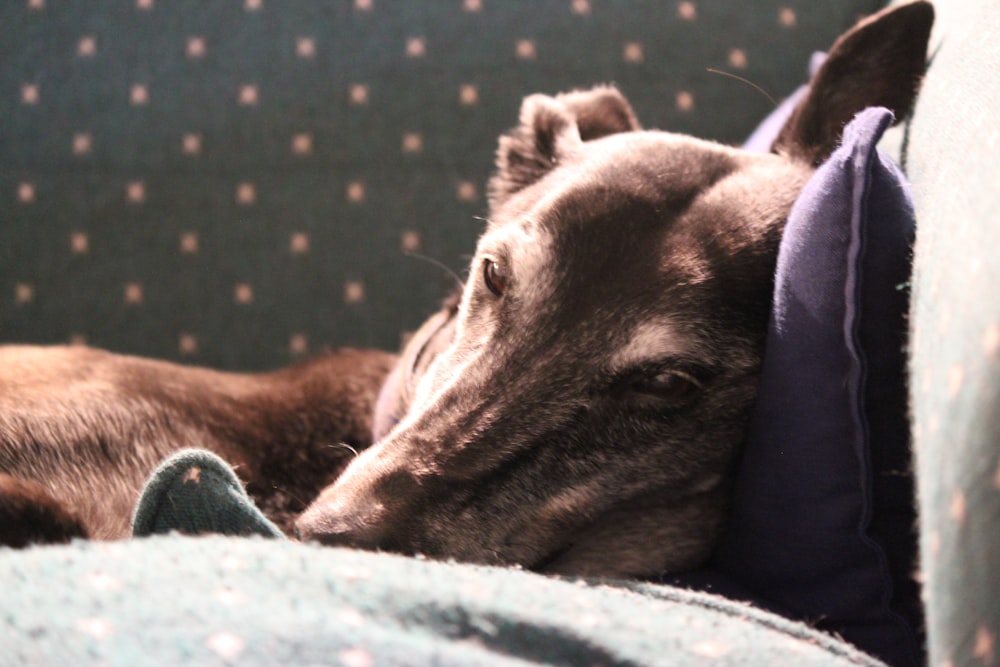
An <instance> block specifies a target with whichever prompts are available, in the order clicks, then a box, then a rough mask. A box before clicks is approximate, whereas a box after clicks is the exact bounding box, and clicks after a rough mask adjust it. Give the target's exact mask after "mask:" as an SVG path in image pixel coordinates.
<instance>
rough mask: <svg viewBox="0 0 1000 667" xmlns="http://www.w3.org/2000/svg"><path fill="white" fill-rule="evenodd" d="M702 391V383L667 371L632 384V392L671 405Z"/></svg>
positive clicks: (676, 372) (688, 376)
mask: <svg viewBox="0 0 1000 667" xmlns="http://www.w3.org/2000/svg"><path fill="white" fill-rule="evenodd" d="M699 389H701V383H700V382H698V381H697V380H695V379H694V378H693V377H691V376H690V375H688V374H687V373H682V372H680V371H665V372H663V373H659V374H657V375H652V376H649V377H644V378H640V379H638V380H636V381H634V382H633V383H632V390H633V391H636V392H638V393H640V394H646V395H647V396H652V397H654V398H657V399H660V400H662V401H667V402H669V403H679V402H681V401H683V400H685V399H687V398H690V397H691V396H692V395H694V394H695V393H696V392H697V391H698V390H699Z"/></svg>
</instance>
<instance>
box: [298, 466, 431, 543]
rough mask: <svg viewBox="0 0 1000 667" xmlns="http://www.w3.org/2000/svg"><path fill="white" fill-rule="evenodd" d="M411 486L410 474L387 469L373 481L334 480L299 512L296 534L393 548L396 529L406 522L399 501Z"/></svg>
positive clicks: (323, 540)
mask: <svg viewBox="0 0 1000 667" xmlns="http://www.w3.org/2000/svg"><path fill="white" fill-rule="evenodd" d="M413 486H414V482H413V481H412V476H411V475H409V474H405V473H391V474H388V475H385V476H384V477H382V478H380V479H379V480H377V481H374V482H368V481H361V482H358V481H357V480H348V481H346V483H340V482H338V483H336V484H334V485H333V486H331V487H330V488H328V489H327V490H326V491H324V492H323V493H322V494H321V495H320V497H319V498H317V499H316V501H315V502H313V504H312V505H310V506H309V507H308V508H307V509H306V511H305V512H303V513H302V515H301V516H299V518H298V520H297V521H296V522H295V532H296V535H297V537H298V538H299V539H300V540H307V541H315V542H320V543H321V544H326V545H329V546H351V547H359V548H362V549H385V550H390V551H395V550H397V547H396V545H397V544H398V539H397V538H398V535H397V532H398V531H399V529H401V528H403V527H405V526H406V524H407V521H406V512H405V510H404V509H403V507H401V506H400V502H399V501H400V499H402V498H405V497H406V495H407V494H405V493H404V490H405V489H410V488H412V487H413ZM383 498H385V499H390V500H388V501H383V500H382V499H383ZM386 502H391V503H392V504H393V507H391V508H390V507H388V506H387V505H386Z"/></svg>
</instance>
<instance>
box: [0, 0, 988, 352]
mask: <svg viewBox="0 0 1000 667" xmlns="http://www.w3.org/2000/svg"><path fill="white" fill-rule="evenodd" d="M762 1H763V2H765V5H764V6H762V7H761V9H760V10H759V15H760V16H759V25H755V26H752V28H753V29H752V30H750V31H749V32H747V33H746V34H741V35H740V36H739V43H733V42H730V41H728V38H724V39H721V41H720V38H719V34H720V26H721V25H723V24H724V23H725V22H724V21H721V19H720V18H719V17H718V16H717V15H716V13H715V12H714V11H710V10H709V8H708V6H707V5H706V6H705V7H702V6H701V3H700V2H698V1H697V0H677V1H674V0H671V1H670V2H665V3H659V4H657V3H651V4H649V5H648V6H647V5H643V6H640V5H619V4H616V3H614V2H605V1H604V0H560V2H557V3H552V4H551V5H546V4H545V3H538V4H533V3H529V4H528V5H525V6H523V7H521V8H520V9H518V8H515V7H514V5H513V4H509V3H501V2H497V1H490V0H455V1H454V2H448V3H426V4H423V3H422V4H419V5H415V8H414V10H413V12H412V13H408V14H407V16H406V17H403V16H401V15H399V14H398V12H395V11H394V10H393V5H392V4H391V3H389V4H385V3H383V2H380V1H379V0H349V2H346V3H343V6H342V7H341V8H340V9H337V10H333V9H329V10H327V9H323V10H317V12H318V13H311V10H309V11H307V10H305V9H303V8H301V7H299V6H298V5H296V6H294V7H293V6H289V7H287V8H286V7H284V6H283V5H281V4H280V3H274V2H270V1H269V0H236V1H235V2H231V3H224V5H220V7H221V9H218V10H210V9H209V8H208V6H207V5H203V4H201V3H165V2H156V0H126V2H124V3H122V7H123V8H122V10H121V11H119V12H117V13H116V14H115V16H114V17H111V18H108V20H107V21H100V22H99V21H82V20H71V17H75V16H76V14H77V13H79V12H81V11H82V10H81V9H79V7H77V5H76V4H75V3H52V2H47V1H46V0H22V2H20V3H19V7H18V9H17V10H16V11H15V10H14V9H11V10H9V11H10V12H12V15H13V14H15V13H20V18H19V19H18V20H23V21H30V22H31V25H32V31H30V32H27V31H26V32H25V34H24V35H11V37H12V39H13V41H12V42H11V44H10V45H9V46H8V53H10V54H12V56H11V58H10V59H9V62H5V69H6V70H7V71H8V72H9V73H10V74H9V77H8V78H9V81H10V83H11V86H10V87H9V88H8V89H7V90H6V92H2V91H0V94H4V95H7V104H8V106H7V107H6V108H7V109H9V110H10V113H11V114H13V115H10V114H8V115H10V118H9V119H8V117H7V116H5V126H7V125H8V123H9V126H10V127H11V128H15V129H11V130H10V132H11V134H10V136H13V137H18V138H17V139H15V140H14V141H13V142H7V141H5V142H3V144H0V179H3V186H0V214H2V215H4V217H5V219H10V220H14V221H16V222H15V223H14V224H11V225H5V226H4V229H2V230H0V247H9V248H11V252H15V253H16V256H17V257H18V258H19V260H18V262H16V263H10V262H7V263H6V265H5V266H4V267H2V268H0V314H2V315H3V317H4V318H5V323H6V322H8V321H9V322H11V329H10V331H11V332H17V336H18V337H19V338H22V339H24V340H27V341H31V340H43V339H45V338H46V337H48V336H56V337H57V338H58V339H59V340H63V341H64V340H68V339H69V337H70V336H71V335H79V336H82V337H84V338H85V339H86V340H89V341H91V342H92V343H93V344H95V345H102V346H107V347H111V348H114V349H120V350H123V351H130V352H137V353H146V354H151V355H154V356H160V357H177V358H184V359H185V360H193V361H196V362H199V363H202V362H203V363H208V364H223V365H231V366H238V367H246V366H248V365H249V366H260V367H273V366H274V365H276V364H279V363H281V362H283V361H288V360H290V359H291V358H292V357H294V356H297V355H301V354H308V353H309V352H310V351H313V350H318V349H321V348H322V347H323V346H324V345H331V344H332V345H341V344H344V345H371V346H378V347H384V348H393V347H395V346H396V344H397V342H398V340H399V339H400V337H401V335H402V333H403V332H405V331H408V330H412V329H413V328H415V327H416V326H417V325H419V322H420V319H421V318H422V317H423V316H425V315H426V313H427V312H429V310H430V309H432V308H433V307H434V305H435V304H436V303H438V302H439V299H440V297H441V295H442V294H443V293H444V292H445V291H447V289H449V282H448V281H449V280H450V278H448V277H446V276H445V275H444V272H443V271H441V270H440V269H437V268H434V266H433V264H432V263H430V262H426V261H417V260H414V259H408V258H405V257H404V256H403V255H404V254H406V253H409V254H420V255H424V256H426V257H427V258H430V259H432V260H435V261H440V262H443V263H444V264H446V265H448V266H449V267H451V268H453V269H456V270H458V271H461V270H462V265H463V264H464V262H465V261H466V257H467V255H468V253H469V252H470V251H471V249H472V247H473V245H474V241H475V238H476V237H477V235H478V233H479V231H480V230H481V228H482V227H481V225H482V219H484V218H485V217H487V215H488V214H487V211H486V210H485V209H486V205H487V197H486V196H485V195H486V184H487V179H488V176H489V172H490V170H491V167H492V164H493V160H494V152H495V149H496V137H497V135H499V134H500V133H501V132H503V131H505V130H506V129H507V128H509V127H510V126H511V125H513V124H514V123H515V122H516V121H517V106H518V104H519V102H520V100H521V98H523V97H524V96H525V95H528V94H531V93H535V92H547V93H555V92H558V91H561V90H567V89H571V88H581V87H586V86H589V85H592V84H594V83H599V82H608V81H614V82H616V84H617V85H619V86H620V87H621V88H622V89H623V91H624V92H625V93H626V95H627V96H628V97H629V98H630V100H632V101H633V103H634V104H635V106H636V108H637V112H638V115H639V117H640V119H641V120H642V121H643V124H644V125H646V126H647V127H660V128H664V129H670V130H672V131H681V132H691V133H694V134H697V135H703V136H704V135H707V136H709V137H710V138H722V139H724V140H728V141H738V140H739V139H741V138H742V137H743V136H745V134H746V132H747V131H748V130H749V129H750V127H751V126H752V122H753V121H754V120H756V119H755V118H744V116H747V115H752V114H749V113H743V112H742V110H741V113H740V117H741V119H743V120H744V125H743V127H740V128H737V129H727V130H725V131H726V132H728V133H729V134H728V136H725V137H719V136H718V131H719V128H724V127H726V125H725V124H724V123H720V122H718V118H719V117H721V116H722V115H723V114H724V113H728V114H729V115H730V116H731V115H732V113H733V112H731V111H727V110H716V109H715V107H717V106H718V105H717V104H714V100H716V99H717V98H716V97H712V96H708V97H703V95H704V94H705V92H704V91H705V89H706V87H712V88H718V89H720V90H725V91H728V93H727V94H728V97H727V99H732V100H734V102H733V104H731V105H730V106H734V107H735V106H740V105H741V104H743V102H746V103H747V104H748V105H751V106H752V105H758V108H756V111H754V114H756V115H757V116H762V115H763V114H764V113H766V111H767V108H766V106H767V105H766V101H762V100H758V99H756V98H754V95H753V94H748V95H747V96H746V97H739V95H741V91H742V88H733V87H732V86H733V84H732V82H731V81H725V82H720V80H721V77H710V76H709V77H706V76H705V75H704V72H705V70H706V68H709V67H714V68H718V69H722V70H727V71H739V72H740V74H741V75H742V76H746V77H747V78H749V79H751V80H755V81H757V80H760V81H762V82H763V83H766V84H767V87H768V88H769V89H773V90H775V91H776V92H781V91H782V90H783V89H784V90H791V88H792V87H793V86H794V85H796V84H798V83H799V80H800V78H801V76H800V72H802V71H803V68H804V66H805V62H806V61H807V59H808V56H809V54H810V53H811V52H812V51H813V50H815V49H818V48H823V47H825V46H827V45H828V44H829V41H830V39H832V37H833V36H835V35H836V34H837V33H838V32H839V31H840V27H842V26H843V25H846V24H847V23H848V22H850V21H853V19H854V18H855V16H854V11H853V10H852V9H850V8H838V9H824V10H823V11H824V12H832V13H833V14H834V15H836V16H837V17H838V18H837V20H836V21H829V23H830V25H831V27H830V31H829V33H830V34H829V36H827V37H822V38H819V37H817V39H816V40H815V43H809V44H807V43H805V41H804V40H798V41H797V37H796V36H795V30H796V29H797V27H798V26H799V25H801V24H803V23H804V22H805V19H806V12H807V11H812V10H811V9H810V10H807V9H805V8H804V7H803V6H802V5H801V4H797V3H791V2H788V1H787V0H762ZM331 7H332V5H331ZM410 14H412V15H410ZM838 22H839V23H838ZM812 23H813V21H812V20H810V24H812ZM496 26H502V29H498V28H497V27H496ZM29 34H30V35H31V36H33V39H34V41H31V40H28V36H29ZM698 35H700V36H702V37H703V38H701V39H697V40H694V42H693V43H696V44H697V46H696V48H694V49H693V50H692V49H691V48H690V47H687V48H685V49H684V50H683V51H679V50H677V49H678V47H677V46H676V44H678V43H679V42H678V40H677V39H676V37H677V36H698ZM151 36H155V38H151ZM38 40H42V41H44V43H45V44H50V45H51V48H49V47H46V48H47V49H48V50H47V52H46V53H48V54H51V55H46V57H45V58H41V59H40V58H38V57H37V53H38V52H37V44H39V43H42V42H40V41H38ZM580 40H584V41H585V42H586V48H585V49H581V48H579V47H580V43H579V42H580ZM29 42H30V43H29ZM685 43H687V42H685ZM759 44H766V45H767V48H769V49H776V50H781V51H782V52H785V51H787V52H788V53H790V54H791V55H790V56H789V57H790V58H797V59H799V61H798V62H796V63H795V65H794V66H793V67H784V66H782V67H781V69H780V70H773V71H765V70H762V69H761V68H763V67H767V66H772V67H773V65H768V62H769V61H768V60H767V59H755V52H756V49H757V48H758V46H757V45H759ZM32 54H36V55H34V56H33V55H32ZM122 54H129V56H128V58H123V57H122ZM782 77H783V78H782ZM782 81H783V82H785V83H781V82H782ZM733 91H736V92H733ZM702 99H705V100H712V101H713V103H712V104H709V103H708V102H707V101H706V103H705V106H703V105H702V104H700V103H699V102H700V101H701V100H702ZM664 100H667V103H666V104H664ZM713 114H714V115H713ZM5 136H6V135H5ZM32 138H37V140H35V139H32ZM70 165H72V167H70ZM14 230H17V231H16V232H15V231H14ZM52 239H57V241H55V242H53V241H52ZM109 258H114V260H113V262H111V263H109V261H110V260H109ZM33 267H46V268H45V271H46V272H47V273H45V275H42V274H40V273H39V270H38V269H37V268H33ZM109 267H111V268H109ZM4 294H5V295H6V296H2V295H4ZM70 299H72V300H74V301H76V302H77V303H75V304H74V305H73V306H72V307H70V308H65V307H57V306H55V305H54V304H57V303H64V302H65V301H67V300H70ZM42 309H44V312H47V313H53V315H52V316H51V317H52V319H51V320H43V319H39V317H38V315H39V313H40V312H43V311H42ZM116 309H117V310H116ZM90 312H94V313H98V312H100V313H104V314H105V315H104V316H101V317H95V318H93V320H87V319H86V318H84V321H79V320H73V318H74V317H76V316H75V315H72V313H77V314H78V313H90ZM164 318H166V319H165V320H164ZM158 320H159V321H158ZM152 331H156V332H161V333H157V334H156V335H151V333H150V332H152ZM248 331H254V332H262V334H261V335H263V336H264V339H261V338H260V337H257V336H256V334H255V335H253V336H244V332H248ZM12 335H14V334H13V333H12ZM300 337H301V338H300ZM303 340H304V341H308V343H307V344H306V345H305V346H302V345H300V344H299V343H295V342H294V341H303ZM990 340H992V339H990V338H988V337H987V335H986V334H985V333H984V339H983V345H984V347H989V346H992V347H993V348H994V349H995V348H996V347H1000V343H990V342H989V341H990Z"/></svg>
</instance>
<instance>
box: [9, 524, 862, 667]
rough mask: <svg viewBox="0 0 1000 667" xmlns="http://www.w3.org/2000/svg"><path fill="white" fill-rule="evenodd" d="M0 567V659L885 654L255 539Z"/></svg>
mask: <svg viewBox="0 0 1000 667" xmlns="http://www.w3.org/2000/svg"><path fill="white" fill-rule="evenodd" d="M0 572H3V573H4V575H3V576H4V577H5V582H4V595H3V597H2V599H0V638H2V639H3V651H4V652H3V661H4V664H16V665H28V664H46V665H60V664H65V665H80V666H81V667H85V666H91V665H93V666H95V667H96V666H97V665H106V666H109V667H110V666H117V665H128V666H129V667H135V666H144V665H151V666H152V665H157V666H159V665H195V664H196V665H268V666H271V665H317V666H319V665H324V666H329V667H374V666H376V665H413V666H414V667H417V666H419V667H423V666H425V665H490V666H504V665H511V666H514V665H521V666H524V665H590V666H595V667H596V666H598V665H604V666H606V667H610V666H611V665H672V666H677V667H684V666H686V665H706V664H712V665H746V666H748V667H749V666H753V667H757V666H759V665H779V664H797V665H816V666H831V667H833V666H838V667H846V666H848V665H859V666H861V665H863V666H868V667H877V665H880V664H881V663H879V662H877V661H875V660H874V659H872V658H869V657H867V656H865V655H864V654H862V653H860V652H859V651H857V650H856V649H853V648H851V647H850V646H848V645H847V644H843V643H841V642H839V641H837V640H836V639H834V638H832V637H830V636H829V635H824V634H821V633H819V632H816V631H814V630H811V629H809V628H807V627H806V626H805V625H801V624H798V623H793V622H790V621H786V620H784V619H781V618H780V617H777V616H773V615H770V614H767V613H764V612H761V611H758V610H755V609H753V608H751V607H749V606H746V605H743V604H739V603H735V602H728V601H725V600H722V599H719V598H714V597H712V596H708V595H704V594H701V593H692V592H688V591H682V590H677V589H668V588H664V587H660V586H651V585H634V586H631V587H619V586H613V585H608V584H603V583H598V582H589V583H588V582H584V581H568V580H560V579H555V578H548V577H541V576H538V575H535V574H531V573H527V572H521V571H517V570H510V569H507V570H502V569H494V568H487V567H473V566H468V565H457V564H454V563H443V562H431V561H423V560H419V559H413V558H403V557H399V556H393V555H390V554H385V553H383V554H375V553H366V552H360V551H348V550H344V549H334V548H322V547H317V546H312V545H302V544H296V543H292V542H288V541H279V540H264V539H261V538H224V537H217V536H216V537H204V538H182V537H150V538H146V539H142V540H133V541H130V542H119V543H78V544H76V545H73V546H69V547H52V548H43V549H34V550H31V551H11V550H6V549H0ZM40 582H41V583H40Z"/></svg>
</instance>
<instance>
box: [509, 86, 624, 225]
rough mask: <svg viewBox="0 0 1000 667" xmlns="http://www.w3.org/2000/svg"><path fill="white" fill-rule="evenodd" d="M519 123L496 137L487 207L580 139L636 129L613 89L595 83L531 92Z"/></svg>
mask: <svg viewBox="0 0 1000 667" xmlns="http://www.w3.org/2000/svg"><path fill="white" fill-rule="evenodd" d="M520 121H521V124H520V125H519V126H518V127H516V128H514V129H513V130H511V131H510V132H508V133H507V134H505V135H503V136H501V137H500V145H499V147H498V148H497V171H496V174H495V175H494V176H493V178H492V179H490V184H489V193H490V205H491V206H494V207H495V206H497V205H498V204H500V203H501V202H502V201H503V200H505V199H506V198H507V197H509V196H510V195H512V194H514V193H515V192H517V191H518V190H521V189H522V188H525V187H527V186H528V185H531V184H532V183H534V182H535V181H537V180H538V179H540V178H541V177H542V176H544V175H545V174H546V173H547V172H548V171H549V170H551V169H552V168H553V167H554V166H555V165H556V164H557V163H558V162H559V161H560V160H561V159H563V158H565V157H566V156H568V155H570V154H572V152H573V151H574V150H576V148H577V147H578V146H579V145H580V144H582V143H583V142H584V141H592V140H594V139H599V138H601V137H604V136H607V135H609V134H615V133H617V132H631V131H633V130H638V129H640V127H639V122H638V121H637V120H636V117H635V113H634V112H633V111H632V107H631V106H630V105H629V103H628V102H627V101H626V100H625V98H624V97H623V96H622V94H621V93H620V92H618V90H617V89H615V88H612V87H610V86H600V87H597V88H593V89H591V90H587V91H575V92H572V93H564V94H562V95H557V96H556V97H549V96H548V95H531V96H530V97H527V98H525V100H524V102H523V103H522V104H521V115H520Z"/></svg>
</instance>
